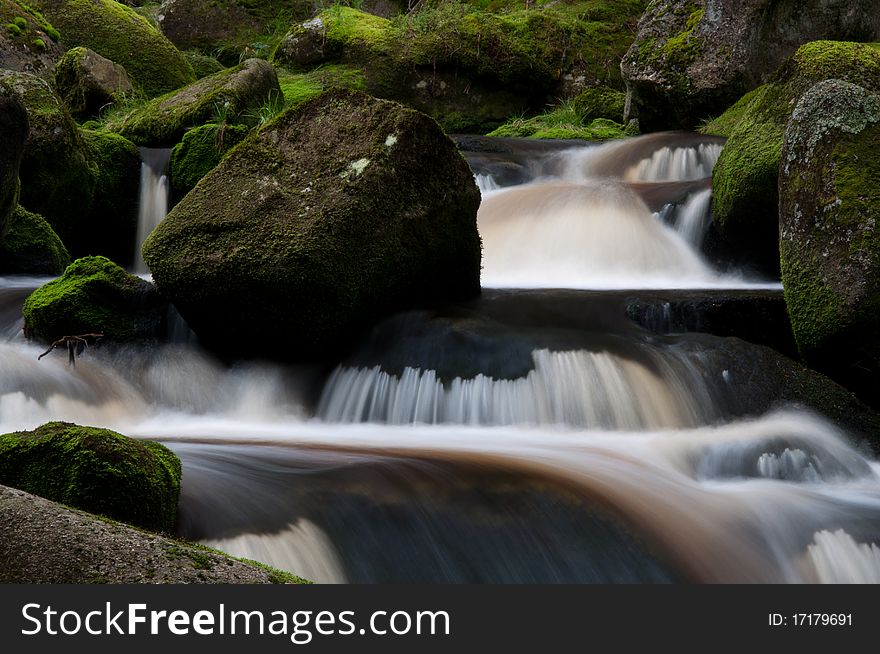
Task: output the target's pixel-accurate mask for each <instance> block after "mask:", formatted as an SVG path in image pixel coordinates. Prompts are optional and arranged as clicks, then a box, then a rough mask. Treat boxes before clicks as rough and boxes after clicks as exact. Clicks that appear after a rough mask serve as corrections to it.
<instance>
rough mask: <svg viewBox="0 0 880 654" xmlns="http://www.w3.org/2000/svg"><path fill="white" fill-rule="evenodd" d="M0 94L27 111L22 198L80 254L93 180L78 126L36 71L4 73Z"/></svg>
mask: <svg viewBox="0 0 880 654" xmlns="http://www.w3.org/2000/svg"><path fill="white" fill-rule="evenodd" d="M0 89H2V90H0V93H3V94H5V95H12V96H15V97H17V98H18V99H19V100H20V101H21V103H22V104H23V105H24V106H25V108H26V109H27V114H28V124H29V126H30V130H29V132H28V138H27V142H26V144H25V150H24V156H23V157H22V160H21V168H20V171H19V177H20V179H21V194H20V196H19V202H20V203H21V204H22V205H23V206H24V207H25V208H27V209H28V210H30V211H33V212H35V213H39V214H40V215H42V216H43V217H44V218H45V219H46V220H47V221H48V222H49V224H50V225H52V228H53V229H54V230H55V232H56V233H57V234H58V236H60V237H61V240H62V241H64V244H65V245H67V246H68V247H69V248H70V249H71V251H74V252H76V251H77V247H76V245H75V244H76V242H77V239H78V238H80V237H85V236H86V235H87V234H86V229H85V225H86V222H87V217H88V215H89V211H90V209H91V205H92V196H93V194H94V190H95V179H94V175H93V173H92V170H91V167H90V163H89V160H88V156H87V153H86V148H85V144H84V143H83V140H82V138H81V137H80V133H79V128H78V127H77V125H76V123H75V122H74V121H73V118H71V116H70V113H69V112H68V111H67V108H66V107H65V106H64V103H63V102H62V101H61V99H60V98H59V97H58V96H57V95H56V94H55V93H54V91H53V90H52V88H51V87H50V86H49V84H48V83H47V82H46V81H45V80H43V79H41V78H39V77H36V76H34V75H29V74H27V73H15V72H11V71H10V72H8V71H0Z"/></svg>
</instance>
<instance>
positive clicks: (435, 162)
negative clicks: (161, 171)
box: [143, 91, 480, 360]
mask: <svg viewBox="0 0 880 654" xmlns="http://www.w3.org/2000/svg"><path fill="white" fill-rule="evenodd" d="M425 152H430V153H431V165H430V166H426V165H425V159H424V153H425ZM479 202H480V196H479V191H478V190H477V187H476V185H475V184H474V181H473V175H472V174H471V171H470V169H469V168H468V166H467V163H466V162H465V161H464V159H463V158H462V157H461V155H460V154H459V153H458V151H457V150H456V148H455V145H454V144H453V143H452V142H451V141H450V140H449V139H448V138H447V137H446V136H445V135H444V134H443V132H442V130H441V129H440V128H439V126H438V125H437V124H436V123H435V122H434V121H432V120H431V119H430V118H428V117H427V116H425V115H423V114H421V113H419V112H417V111H414V110H412V109H407V108H404V107H402V106H401V105H399V104H396V103H393V102H388V101H383V100H378V99H375V98H372V97H370V96H367V95H365V94H363V93H359V92H353V91H331V92H329V93H326V94H324V95H322V96H320V97H318V98H315V99H313V100H310V101H307V102H305V103H303V104H301V105H300V106H299V107H297V108H295V109H291V110H288V111H286V112H285V113H283V114H281V115H280V116H279V117H277V118H276V119H275V120H274V121H272V122H271V123H269V124H268V125H266V126H265V127H263V128H261V129H260V130H259V131H257V132H255V133H253V134H252V135H251V136H249V137H248V138H247V139H245V141H244V142H242V143H241V144H239V145H238V146H236V147H235V149H233V150H232V151H231V152H230V153H229V154H228V155H227V156H226V157H225V158H224V159H223V160H222V161H221V162H220V164H219V165H218V166H217V167H216V168H214V170H212V171H211V172H210V173H208V175H207V176H205V177H204V178H203V179H202V180H201V182H199V184H198V185H197V186H196V187H195V188H194V189H193V190H192V191H191V192H190V193H189V194H188V195H187V196H186V197H185V198H184V199H183V200H182V201H181V202H180V204H178V205H177V206H176V207H175V208H174V209H173V210H172V211H171V213H169V215H168V216H167V217H166V218H165V220H163V221H162V223H160V224H159V226H158V227H157V228H156V229H155V230H154V231H153V233H152V234H151V235H150V236H149V238H148V239H147V241H146V243H145V244H144V247H143V254H144V260H145V261H146V262H147V264H148V265H149V267H150V270H152V272H153V277H154V279H155V280H156V284H157V285H158V286H159V289H160V290H161V291H162V293H163V294H164V295H166V296H167V297H168V298H169V299H170V300H171V302H173V303H174V305H175V306H176V307H177V309H178V310H179V311H180V313H181V315H182V316H183V317H184V318H185V319H186V321H187V323H188V324H189V325H190V326H191V327H192V328H193V330H194V331H195V332H196V333H197V334H198V335H199V337H200V339H201V340H202V342H204V343H206V344H207V345H209V346H211V347H213V348H215V349H217V350H219V351H222V352H223V353H225V354H227V355H229V356H236V355H240V356H269V357H273V358H285V359H298V360H303V359H318V358H321V357H324V356H327V355H328V354H330V353H338V351H339V350H340V349H343V348H345V347H346V346H347V345H348V343H349V342H350V339H351V338H352V337H353V335H354V334H356V333H357V332H358V330H360V329H363V328H364V327H365V326H366V325H368V324H369V323H370V322H371V321H372V320H374V319H375V318H377V317H378V316H381V315H383V314H384V313H387V312H390V311H395V310H398V309H400V308H402V307H406V306H415V305H432V304H434V303H440V302H445V301H448V300H452V299H456V298H458V299H461V298H465V297H471V296H474V295H476V294H478V293H479V290H480V280H479V276H480V238H479V235H478V233H477V229H476V210H477V207H478V205H479Z"/></svg>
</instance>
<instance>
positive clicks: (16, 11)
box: [0, 0, 64, 80]
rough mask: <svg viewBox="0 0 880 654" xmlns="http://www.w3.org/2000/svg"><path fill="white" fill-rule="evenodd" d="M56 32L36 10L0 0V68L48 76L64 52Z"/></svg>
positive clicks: (13, 0)
mask: <svg viewBox="0 0 880 654" xmlns="http://www.w3.org/2000/svg"><path fill="white" fill-rule="evenodd" d="M59 38H60V35H59V34H58V30H56V29H55V28H54V27H53V26H52V25H51V24H50V23H49V21H47V20H46V19H45V18H44V17H43V16H42V15H41V14H40V13H39V12H37V11H34V10H33V9H32V8H31V7H29V6H28V5H27V4H24V3H19V2H15V0H0V69H5V70H14V71H17V72H20V73H31V74H33V75H38V76H40V77H43V78H44V79H47V80H48V79H51V77H52V68H53V67H54V66H55V62H56V61H58V59H59V58H60V57H61V55H62V54H64V48H63V47H62V46H61V44H60V43H58V40H59Z"/></svg>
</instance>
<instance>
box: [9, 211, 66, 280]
mask: <svg viewBox="0 0 880 654" xmlns="http://www.w3.org/2000/svg"><path fill="white" fill-rule="evenodd" d="M69 263H70V256H69V255H68V254H67V250H66V249H65V247H64V244H63V243H62V242H61V239H60V238H58V235H57V234H56V233H55V232H54V231H52V228H51V227H50V226H49V223H47V222H46V221H45V220H44V219H43V217H42V216H40V215H39V214H35V213H31V212H30V211H27V210H26V209H24V208H22V207H16V209H15V211H13V213H12V216H11V218H10V220H9V223H8V224H7V227H6V233H5V235H4V236H3V238H2V239H0V273H2V274H28V275H60V274H61V273H62V272H64V269H65V268H66V267H67V265H68V264H69Z"/></svg>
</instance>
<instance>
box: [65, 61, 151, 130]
mask: <svg viewBox="0 0 880 654" xmlns="http://www.w3.org/2000/svg"><path fill="white" fill-rule="evenodd" d="M55 88H56V89H57V90H58V94H59V95H60V96H61V99H62V100H64V103H65V104H66V105H67V108H68V109H69V110H70V113H71V114H72V115H73V116H74V117H75V118H77V119H78V120H86V119H88V118H93V117H96V116H98V114H100V112H101V110H102V109H104V108H105V107H107V106H109V105H112V104H115V103H117V102H120V101H122V100H123V99H124V98H125V97H126V96H129V95H131V94H133V93H134V87H133V86H132V85H131V80H129V79H128V73H126V72H125V68H123V67H122V66H120V65H119V64H116V63H113V62H112V61H110V60H109V59H107V58H105V57H102V56H101V55H99V54H98V53H97V52H95V51H93V50H89V49H88V48H73V49H72V50H68V51H67V53H66V54H65V55H64V56H63V57H62V58H61V61H59V62H58V64H57V66H56V67H55Z"/></svg>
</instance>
